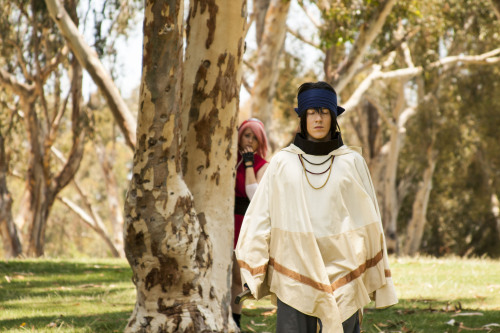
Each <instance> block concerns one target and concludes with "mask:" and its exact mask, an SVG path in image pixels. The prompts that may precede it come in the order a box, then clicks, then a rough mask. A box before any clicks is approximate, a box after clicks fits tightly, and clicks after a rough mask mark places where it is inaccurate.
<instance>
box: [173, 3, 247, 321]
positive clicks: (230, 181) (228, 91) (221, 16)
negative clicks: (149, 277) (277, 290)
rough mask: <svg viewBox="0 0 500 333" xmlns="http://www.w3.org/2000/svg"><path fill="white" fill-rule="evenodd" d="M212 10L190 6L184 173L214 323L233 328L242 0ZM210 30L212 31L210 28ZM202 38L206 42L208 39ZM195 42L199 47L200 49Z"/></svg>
mask: <svg viewBox="0 0 500 333" xmlns="http://www.w3.org/2000/svg"><path fill="white" fill-rule="evenodd" d="M216 4H217V5H218V11H217V16H216V22H215V24H214V26H211V25H208V26H209V29H208V30H207V23H208V22H211V19H212V17H211V15H212V14H211V13H210V12H211V11H210V8H208V10H206V11H204V12H202V11H201V10H200V7H198V12H195V9H196V8H194V6H193V4H191V6H190V13H191V15H190V20H189V22H188V27H189V31H190V32H189V35H188V38H187V42H188V45H187V49H186V60H185V62H184V76H183V79H184V81H183V98H184V100H183V111H182V113H183V125H184V126H186V129H185V131H186V135H185V136H184V137H183V139H184V140H185V141H184V145H183V146H184V153H183V159H182V162H183V174H184V179H185V181H186V184H187V186H188V187H189V189H190V191H191V193H192V194H193V197H194V203H195V204H194V207H195V209H196V211H197V212H198V217H199V218H200V220H204V223H206V224H205V230H206V232H207V234H208V237H209V239H210V241H211V244H212V253H211V254H210V257H211V259H212V260H213V262H212V265H211V266H210V268H209V270H208V271H207V281H206V282H209V284H207V285H204V286H203V290H207V291H209V290H212V291H211V292H212V293H213V295H212V296H211V297H212V298H213V299H212V300H211V301H210V302H208V300H205V302H207V304H208V306H209V307H210V309H211V312H212V313H213V314H214V315H213V320H214V321H215V323H216V325H217V327H220V328H222V327H224V330H229V331H234V330H236V327H235V326H234V323H233V321H232V319H231V318H232V316H231V311H230V296H231V295H230V289H229V287H230V286H229V285H228V282H230V279H229V274H230V273H231V264H232V247H233V234H234V232H233V230H234V213H233V210H234V177H233V175H234V173H235V163H236V162H235V161H236V141H237V131H236V126H237V120H238V119H237V110H238V105H239V91H240V82H241V76H242V71H241V63H242V57H243V53H242V52H243V44H244V39H243V38H244V32H245V28H246V26H245V17H244V16H242V15H243V13H244V6H245V3H244V1H241V0H240V1H235V0H219V1H216ZM212 29H213V30H212ZM207 41H211V43H210V44H208V43H207ZM200 45H203V46H204V50H200Z"/></svg>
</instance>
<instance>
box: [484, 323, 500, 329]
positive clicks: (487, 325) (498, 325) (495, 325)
mask: <svg viewBox="0 0 500 333" xmlns="http://www.w3.org/2000/svg"><path fill="white" fill-rule="evenodd" d="M483 327H484V328H486V329H489V328H491V327H500V324H497V323H491V324H486V325H483Z"/></svg>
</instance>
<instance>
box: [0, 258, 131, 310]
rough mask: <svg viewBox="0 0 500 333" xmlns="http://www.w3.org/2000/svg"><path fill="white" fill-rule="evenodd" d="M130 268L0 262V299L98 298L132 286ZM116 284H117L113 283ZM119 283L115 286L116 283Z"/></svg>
mask: <svg viewBox="0 0 500 333" xmlns="http://www.w3.org/2000/svg"><path fill="white" fill-rule="evenodd" d="M131 277H132V271H131V270H130V268H127V267H123V266H119V265H95V264H94V263H89V264H87V263H73V262H50V261H40V262H37V261H15V262H14V261H12V262H8V263H5V262H0V278H1V280H0V300H1V301H2V302H5V301H8V300H11V299H18V298H19V297H25V296H26V297H35V298H37V297H40V298H43V297H48V296H57V297H63V298H64V297H68V296H69V297H87V296H92V297H96V296H97V297H99V296H102V295H106V294H109V293H117V292H120V291H124V290H126V289H128V288H127V285H129V286H130V288H133V283H132V281H131ZM113 284H116V285H117V286H113ZM118 285H119V286H118Z"/></svg>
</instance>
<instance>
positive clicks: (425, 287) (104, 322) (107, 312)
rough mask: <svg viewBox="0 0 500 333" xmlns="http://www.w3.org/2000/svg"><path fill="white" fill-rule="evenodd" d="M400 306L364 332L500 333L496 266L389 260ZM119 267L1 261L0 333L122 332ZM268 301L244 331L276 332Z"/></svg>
mask: <svg viewBox="0 0 500 333" xmlns="http://www.w3.org/2000/svg"><path fill="white" fill-rule="evenodd" d="M391 269H392V275H393V279H394V282H395V284H396V289H397V291H398V296H399V298H400V303H399V304H398V305H396V306H393V307H391V308H388V309H385V310H375V309H373V308H372V307H371V306H368V307H367V308H365V316H364V320H363V325H362V331H364V332H467V331H472V330H474V331H482V332H500V261H493V260H479V259H477V260H461V259H457V258H448V259H430V258H419V259H395V258H392V259H391ZM131 275H132V273H131V270H130V268H129V266H128V264H127V262H126V261H124V260H115V259H104V260H100V259H89V260H45V259H41V260H11V261H8V262H5V261H0V331H1V332H26V331H35V332H122V331H123V328H124V327H125V325H126V323H127V320H128V317H129V316H130V313H131V312H132V309H133V306H134V302H135V288H134V286H133V284H132V282H131V280H130V278H131ZM275 321H276V313H275V309H274V307H273V306H272V305H271V303H270V301H269V298H264V299H262V300H260V301H246V302H245V306H244V309H243V316H242V328H243V331H245V332H274V327H275Z"/></svg>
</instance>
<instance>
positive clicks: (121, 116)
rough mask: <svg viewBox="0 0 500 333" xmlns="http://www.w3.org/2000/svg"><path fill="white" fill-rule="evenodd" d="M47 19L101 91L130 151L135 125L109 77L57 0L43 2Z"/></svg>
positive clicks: (133, 143) (133, 145) (132, 144)
mask: <svg viewBox="0 0 500 333" xmlns="http://www.w3.org/2000/svg"><path fill="white" fill-rule="evenodd" d="M45 3H46V4H47V9H48V10H49V12H50V16H51V17H52V19H53V20H54V22H55V23H56V24H57V26H58V27H59V29H60V30H61V32H62V34H63V36H64V37H65V38H66V40H67V42H68V45H69V47H70V48H71V50H72V51H73V54H74V55H75V56H76V58H77V59H78V62H79V63H80V64H81V65H82V67H84V68H85V69H86V70H87V72H88V73H89V74H90V76H91V77H92V79H93V80H94V82H95V84H96V85H97V86H98V87H99V89H100V90H101V91H102V93H103V95H104V96H105V98H106V101H107V102H108V104H109V106H110V109H111V111H112V113H113V116H114V118H115V120H116V122H117V123H118V126H119V127H120V129H121V130H122V133H123V135H124V137H125V141H126V142H127V144H128V146H129V147H130V148H132V149H134V147H135V142H136V138H135V131H136V121H135V119H134V117H133V115H132V113H131V112H130V110H129V109H128V107H127V105H126V104H125V101H124V100H123V98H122V97H121V95H120V92H119V91H118V88H117V87H116V85H115V84H114V82H113V80H112V79H111V76H110V75H109V73H108V72H107V70H106V69H105V68H104V66H103V65H102V63H101V62H100V60H99V58H98V57H97V54H96V53H95V51H93V50H92V49H91V48H90V46H89V45H88V44H87V43H86V42H85V41H84V39H83V37H82V36H81V34H80V32H79V31H78V28H77V27H76V26H75V24H74V23H73V21H72V20H71V18H70V17H69V15H68V13H67V12H66V10H65V9H64V7H63V6H61V3H60V2H59V1H58V0H45Z"/></svg>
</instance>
